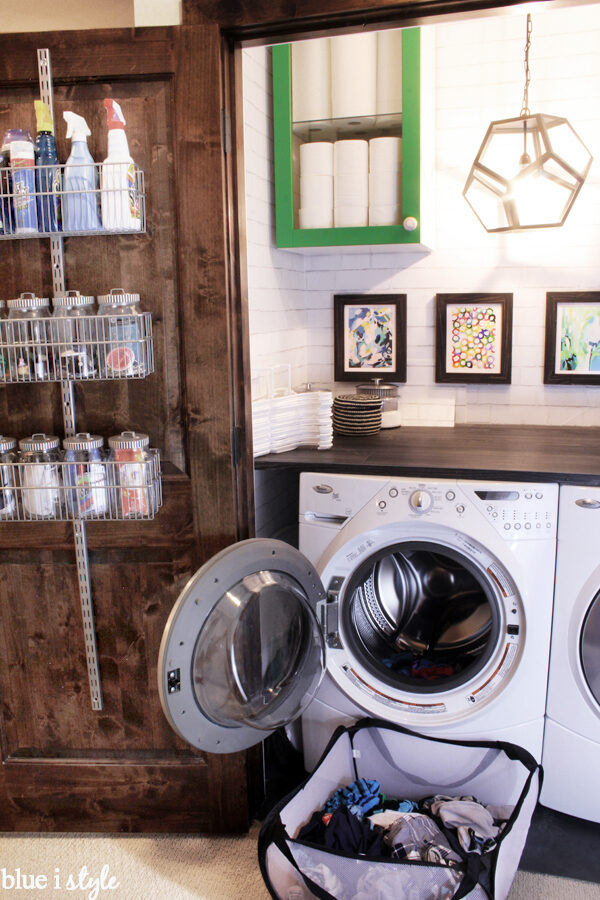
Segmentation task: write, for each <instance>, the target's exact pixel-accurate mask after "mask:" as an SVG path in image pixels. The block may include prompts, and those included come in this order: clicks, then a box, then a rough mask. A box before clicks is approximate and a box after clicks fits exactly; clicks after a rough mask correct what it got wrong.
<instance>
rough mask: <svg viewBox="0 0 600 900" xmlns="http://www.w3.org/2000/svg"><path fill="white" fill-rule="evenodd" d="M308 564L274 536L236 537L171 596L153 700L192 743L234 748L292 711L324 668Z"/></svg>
mask: <svg viewBox="0 0 600 900" xmlns="http://www.w3.org/2000/svg"><path fill="white" fill-rule="evenodd" d="M322 596H323V590H322V587H321V583H320V580H319V579H318V577H317V575H316V573H315V572H314V570H313V569H312V567H311V565H310V563H309V562H308V561H307V560H306V559H305V558H304V557H303V556H302V555H301V554H300V553H299V552H298V551H296V550H294V549H293V548H292V547H290V546H289V545H287V544H284V543H282V542H279V541H265V540H251V541H242V542H241V543H239V544H235V545H234V546H233V547H230V548H228V549H227V550H225V551H223V552H222V553H220V554H218V555H217V556H216V557H213V559H212V560H211V561H210V562H209V563H207V564H206V565H205V566H203V567H202V569H200V570H199V571H198V572H197V573H196V575H194V577H193V578H192V579H191V581H190V582H189V583H188V585H187V586H186V587H185V589H184V591H183V592H182V594H181V595H180V597H179V599H178V601H177V603H176V605H175V607H174V609H173V612H172V614H171V618H170V619H169V622H168V623H167V626H166V628H165V632H164V635H163V640H162V644H161V652H160V658H159V688H160V695H161V701H162V703H163V709H164V711H165V713H166V715H167V718H168V719H169V721H170V722H171V724H172V725H173V727H174V728H175V730H176V731H178V732H179V734H180V735H181V736H182V737H183V738H184V739H185V740H187V741H189V742H190V743H192V744H193V745H194V746H196V747H199V748H200V749H204V750H209V751H213V752H230V751H232V750H240V749H244V748H246V747H249V746H252V744H255V743H258V742H259V741H260V740H262V738H264V737H265V736H266V734H267V733H268V732H270V731H272V730H274V729H276V728H278V727H279V726H281V725H285V724H287V723H288V722H290V721H292V720H293V719H294V718H296V717H297V716H299V715H300V713H301V712H302V711H303V710H304V709H305V707H306V706H307V705H308V703H309V702H310V700H311V699H312V697H313V696H314V694H315V692H316V690H317V688H318V686H319V683H320V681H321V678H322V675H323V672H324V668H325V648H324V640H323V636H322V632H321V629H320V627H319V625H318V621H317V617H316V612H315V611H316V604H317V602H318V601H319V600H320V599H321V598H322Z"/></svg>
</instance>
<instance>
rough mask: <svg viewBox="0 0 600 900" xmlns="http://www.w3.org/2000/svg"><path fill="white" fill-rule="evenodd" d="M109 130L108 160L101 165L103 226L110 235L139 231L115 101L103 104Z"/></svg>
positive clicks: (119, 112) (135, 196)
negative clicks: (111, 233) (113, 232)
mask: <svg viewBox="0 0 600 900" xmlns="http://www.w3.org/2000/svg"><path fill="white" fill-rule="evenodd" d="M104 106H105V107H106V118H107V123H106V124H107V126H108V156H107V157H106V159H105V160H104V163H103V164H102V184H101V187H102V190H101V194H100V198H101V206H102V226H103V228H106V229H107V230H109V231H139V230H140V227H141V217H140V202H139V196H138V193H137V191H136V184H135V166H134V163H133V160H132V158H131V156H130V154H129V145H128V144H127V136H126V134H125V117H124V116H123V112H122V110H121V107H120V106H119V104H118V103H117V101H116V100H112V99H110V98H107V99H106V100H105V101H104Z"/></svg>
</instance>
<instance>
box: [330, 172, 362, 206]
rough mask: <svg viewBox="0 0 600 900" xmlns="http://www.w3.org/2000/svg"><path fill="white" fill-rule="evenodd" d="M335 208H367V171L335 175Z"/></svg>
mask: <svg viewBox="0 0 600 900" xmlns="http://www.w3.org/2000/svg"><path fill="white" fill-rule="evenodd" d="M333 196H334V204H335V206H340V207H341V206H368V205H369V176H368V173H367V171H366V170H365V171H364V172H352V174H350V175H336V176H335V178H334V180H333Z"/></svg>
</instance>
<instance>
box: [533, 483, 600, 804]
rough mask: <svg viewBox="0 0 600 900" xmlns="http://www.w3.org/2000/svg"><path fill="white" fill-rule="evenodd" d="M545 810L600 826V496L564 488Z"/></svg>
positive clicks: (593, 491) (543, 798) (594, 491)
mask: <svg viewBox="0 0 600 900" xmlns="http://www.w3.org/2000/svg"><path fill="white" fill-rule="evenodd" d="M542 762H543V765H544V781H543V785H542V792H541V795H540V802H541V803H542V804H543V805H544V806H549V807H551V808H552V809H556V810H559V811H560V812H564V813H569V814H570V815H573V816H579V817H580V818H582V819H588V820H590V821H592V822H600V488H597V487H593V488H590V487H576V486H575V487H574V486H572V485H562V486H561V488H560V502H559V517H558V550H557V557H556V591H555V596H554V620H553V625H552V651H551V654H550V675H549V679H548V705H547V719H546V730H545V735H544V752H543V759H542Z"/></svg>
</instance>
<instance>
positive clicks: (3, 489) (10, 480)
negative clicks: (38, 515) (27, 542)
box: [0, 436, 18, 519]
mask: <svg viewBox="0 0 600 900" xmlns="http://www.w3.org/2000/svg"><path fill="white" fill-rule="evenodd" d="M16 448H17V441H16V439H15V438H13V437H4V436H0V518H2V519H18V507H17V493H16V491H15V475H16V466H15V463H16V461H17V449H16Z"/></svg>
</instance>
